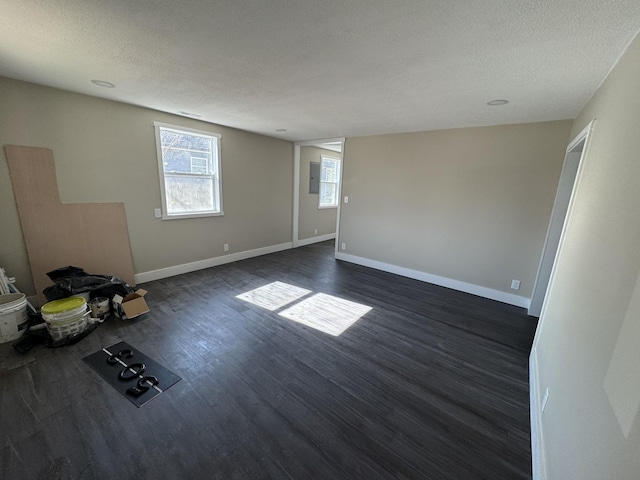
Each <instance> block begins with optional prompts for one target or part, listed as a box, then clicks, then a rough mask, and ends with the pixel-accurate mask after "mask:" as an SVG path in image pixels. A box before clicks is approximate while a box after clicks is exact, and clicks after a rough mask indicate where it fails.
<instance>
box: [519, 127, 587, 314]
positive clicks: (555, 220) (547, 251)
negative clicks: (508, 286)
mask: <svg viewBox="0 0 640 480" xmlns="http://www.w3.org/2000/svg"><path fill="white" fill-rule="evenodd" d="M594 122H595V120H592V121H591V122H589V124H588V125H587V126H586V127H585V128H584V129H583V130H582V131H581V132H580V133H579V134H578V135H576V137H575V138H574V139H573V140H572V141H571V142H570V143H569V145H568V146H567V150H566V153H565V157H564V163H563V165H562V173H561V174H560V180H559V182H558V190H557V192H556V197H555V201H554V204H553V210H552V211H551V217H550V219H549V226H548V228H547V235H546V237H545V239H544V247H543V248H542V255H541V256H540V263H539V264H538V273H537V274H536V281H535V283H534V284H533V291H532V293H531V304H530V306H529V310H528V314H529V315H531V316H534V317H539V316H540V315H541V312H542V306H543V304H544V299H545V297H546V295H547V290H548V286H549V282H550V279H551V273H552V271H553V266H554V264H555V258H556V256H557V253H558V250H559V248H560V243H561V240H562V236H563V232H564V225H565V223H566V218H567V217H568V215H569V208H570V205H571V202H572V200H573V194H574V193H573V192H574V191H575V189H576V186H577V185H578V179H579V177H580V172H581V171H582V165H583V163H584V162H583V159H584V156H585V153H586V151H587V147H588V143H589V136H590V134H591V132H592V130H593V126H594ZM579 147H582V150H580V151H579V150H578V148H579Z"/></svg>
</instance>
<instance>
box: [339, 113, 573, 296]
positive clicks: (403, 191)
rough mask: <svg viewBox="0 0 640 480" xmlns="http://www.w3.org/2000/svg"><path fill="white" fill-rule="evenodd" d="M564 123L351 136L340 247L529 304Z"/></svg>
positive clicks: (565, 134)
mask: <svg viewBox="0 0 640 480" xmlns="http://www.w3.org/2000/svg"><path fill="white" fill-rule="evenodd" d="M570 128H571V121H569V120H564V121H555V122H543V123H532V124H521V125H503V126H496V127H482V128H465V129H455V130H441V131H435V132H421V133H409V134H398V135H379V136H372V137H359V138H348V139H347V141H346V144H345V151H344V156H345V157H344V174H343V191H342V195H343V196H348V197H349V203H348V204H343V205H342V209H341V214H340V239H339V243H340V244H342V243H346V245H347V249H346V251H341V252H340V253H341V254H343V253H346V254H347V255H352V256H355V257H358V259H366V260H367V261H369V260H371V261H375V262H381V263H383V264H385V265H391V266H393V267H399V268H401V269H411V270H412V271H413V272H417V274H418V277H416V278H422V277H420V276H419V275H421V274H427V275H431V276H437V277H438V278H440V279H441V278H445V279H452V280H455V281H456V282H458V284H456V285H459V284H464V285H467V286H468V285H471V286H474V290H473V291H474V292H475V291H480V292H481V294H483V295H485V296H487V294H488V295H493V296H492V297H491V298H499V299H504V298H507V297H508V296H509V295H511V294H516V295H517V296H518V299H515V300H514V303H515V304H519V303H522V302H523V301H528V299H529V297H530V294H531V291H532V288H533V283H534V281H535V276H536V271H537V268H538V262H539V260H540V255H541V251H542V245H543V243H544V238H545V234H546V231H547V225H548V222H549V216H550V214H551V209H552V206H553V201H554V196H555V192H556V187H557V184H558V179H559V176H560V171H561V169H562V162H563V159H564V151H565V148H566V145H567V143H568V141H569V130H570ZM359 261H360V260H359ZM365 264H366V263H365ZM399 273H401V272H399ZM430 278H431V277H428V276H427V277H426V278H425V279H427V280H429V281H433V280H430ZM512 279H518V280H520V281H521V284H520V290H518V291H516V290H512V289H511V288H510V287H511V280H512ZM436 283H437V282H436ZM475 287H478V288H475ZM454 288H458V287H457V286H454ZM461 289H462V288H461ZM467 291H469V290H467ZM503 301H509V302H511V300H509V299H508V298H507V300H503Z"/></svg>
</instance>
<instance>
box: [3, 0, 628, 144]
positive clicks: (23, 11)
mask: <svg viewBox="0 0 640 480" xmlns="http://www.w3.org/2000/svg"><path fill="white" fill-rule="evenodd" d="M0 8H1V10H0V12H1V13H0V75H2V76H6V77H10V78H16V79H21V80H26V81H30V82H35V83H39V84H43V85H49V86H52V87H57V88H62V89H65V90H71V91H74V92H80V93H85V94H88V95H94V96H98V97H103V98H109V99H113V100H119V101H122V102H126V103H131V104H135V105H141V106H145V107H150V108H155V109H158V110H163V111H167V112H173V113H176V112H178V111H187V112H193V113H197V114H199V115H201V116H202V119H203V120H206V121H210V122H214V123H219V124H223V125H228V126H232V127H237V128H241V129H245V130H249V131H254V132H259V133H263V134H266V135H270V136H274V137H281V138H286V139H289V140H309V139H316V138H329V137H339V136H357V135H372V134H379V133H396V132H410V131H423V130H435V129H443V128H453V127H467V126H479V125H495V124H506V123H520V122H531V121H543V120H555V119H565V118H573V117H575V115H576V114H577V113H578V112H579V111H580V109H581V108H582V107H583V106H584V104H585V103H586V102H587V101H588V99H589V97H590V96H591V95H592V94H593V92H594V91H595V90H596V88H597V87H598V86H599V84H600V83H601V82H602V80H603V79H604V78H605V76H606V75H607V73H608V72H609V71H610V69H611V68H612V67H613V65H614V64H615V62H616V61H617V59H618V58H619V57H620V55H621V54H622V53H623V51H624V49H625V48H626V46H627V45H628V44H629V43H630V42H631V40H632V39H633V37H634V36H635V35H636V33H637V32H638V30H639V29H640V1H638V0H529V1H517V0H485V1H478V0H464V1H463V0H440V1H436V0H366V1H365V0H356V1H348V0H315V1H310V0H233V1H231V0H229V1H226V2H222V1H212V0H190V1H175V0H171V1H170V0H111V1H106V0H102V1H100V0H39V1H36V0H0ZM92 79H101V80H107V81H109V82H112V83H114V84H116V88H114V89H106V88H101V87H98V86H95V85H93V84H92V83H91V82H90V80H92ZM502 98H504V99H509V100H510V101H511V102H510V103H509V104H508V105H506V106H502V107H489V106H487V105H486V102H488V101H489V100H493V99H502ZM276 129H286V130H287V131H286V132H284V133H278V132H276Z"/></svg>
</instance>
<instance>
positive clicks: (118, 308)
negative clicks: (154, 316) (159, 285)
mask: <svg viewBox="0 0 640 480" xmlns="http://www.w3.org/2000/svg"><path fill="white" fill-rule="evenodd" d="M146 294H147V291H146V290H144V289H142V288H139V289H138V290H136V291H135V292H134V293H130V294H129V295H127V296H126V297H124V298H122V297H121V296H120V295H114V296H113V299H112V300H111V303H112V304H113V312H114V313H115V314H116V316H117V317H119V318H122V319H123V320H128V319H130V318H135V317H137V316H139V315H142V314H143V313H147V312H148V311H149V306H148V305H147V302H146V301H145V299H144V296H145V295H146Z"/></svg>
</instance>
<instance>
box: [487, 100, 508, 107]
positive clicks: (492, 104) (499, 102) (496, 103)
mask: <svg viewBox="0 0 640 480" xmlns="http://www.w3.org/2000/svg"><path fill="white" fill-rule="evenodd" d="M507 103H509V100H491V101H490V102H487V105H489V106H490V107H499V106H500V105H506V104H507Z"/></svg>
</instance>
